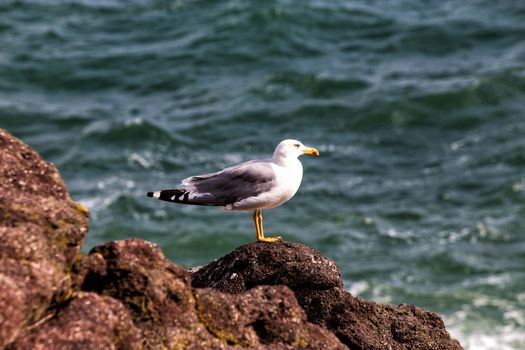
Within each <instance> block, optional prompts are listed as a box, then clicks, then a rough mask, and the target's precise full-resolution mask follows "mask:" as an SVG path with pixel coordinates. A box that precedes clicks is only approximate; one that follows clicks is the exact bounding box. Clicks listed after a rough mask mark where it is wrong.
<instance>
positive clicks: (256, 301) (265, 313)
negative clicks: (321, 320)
mask: <svg viewBox="0 0 525 350" xmlns="http://www.w3.org/2000/svg"><path fill="white" fill-rule="evenodd" d="M195 294H196V299H197V312H198V314H199V318H200V320H201V322H202V323H203V324H204V325H205V326H206V328H207V329H208V331H210V332H211V333H212V334H214V335H215V336H216V337H217V338H219V339H223V340H224V341H225V342H226V343H227V344H230V345H235V346H237V347H244V348H250V349H259V348H260V349H271V348H274V349H346V347H345V346H343V345H342V344H341V343H340V342H339V340H338V339H337V338H336V337H335V336H334V335H333V334H332V333H330V332H328V331H326V330H324V329H322V328H321V327H319V326H316V325H313V324H311V323H309V322H308V321H307V320H306V315H305V313H304V311H303V310H302V309H301V307H300V306H299V304H297V300H296V299H295V295H294V294H293V292H292V291H291V290H290V289H289V288H288V287H285V286H260V287H255V288H253V289H250V290H249V291H248V292H246V293H243V294H229V293H221V292H218V291H214V290H212V289H197V290H196V291H195Z"/></svg>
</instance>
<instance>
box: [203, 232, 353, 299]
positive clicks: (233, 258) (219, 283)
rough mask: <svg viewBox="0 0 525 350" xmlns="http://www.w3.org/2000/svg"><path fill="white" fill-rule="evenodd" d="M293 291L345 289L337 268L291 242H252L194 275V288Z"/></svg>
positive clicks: (308, 248) (304, 247)
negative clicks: (271, 287)
mask: <svg viewBox="0 0 525 350" xmlns="http://www.w3.org/2000/svg"><path fill="white" fill-rule="evenodd" d="M280 284H283V285H286V286H288V287H290V288H292V289H294V290H300V289H329V288H332V287H342V286H343V282H342V280H341V273H340V272H339V268H338V267H337V265H336V264H335V263H334V262H333V261H332V260H330V259H327V258H325V257H323V256H322V255H321V254H320V253H319V252H318V251H317V250H315V249H312V248H310V247H308V246H305V245H304V244H300V243H291V242H283V241H281V242H277V243H249V244H245V245H242V246H240V247H239V248H237V249H235V250H234V251H233V252H231V253H230V254H227V255H225V256H223V257H222V258H220V259H217V260H215V261H212V262H211V263H209V264H208V265H206V266H204V267H202V268H200V269H198V270H196V271H195V272H193V286H194V287H210V288H215V289H218V290H220V291H223V292H229V293H240V292H244V291H246V290H248V289H250V288H252V287H254V286H258V285H280Z"/></svg>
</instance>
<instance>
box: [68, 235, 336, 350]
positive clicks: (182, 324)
mask: <svg viewBox="0 0 525 350" xmlns="http://www.w3.org/2000/svg"><path fill="white" fill-rule="evenodd" d="M75 271H77V276H79V277H78V280H77V281H76V284H77V285H78V286H79V288H81V289H83V290H85V291H91V292H95V293H98V294H103V295H106V296H110V297H112V298H115V299H118V300H119V301H121V302H122V303H123V304H124V305H125V306H126V307H127V309H128V310H129V311H130V314H131V317H132V319H133V322H134V324H135V325H136V326H137V327H138V328H139V329H140V332H141V338H142V339H143V341H144V346H145V348H148V349H156V348H170V349H172V348H175V349H176V348H195V349H199V348H206V349H229V348H232V347H234V346H244V347H249V348H251V349H259V348H260V349H265V348H267V346H268V345H272V346H273V345H275V346H277V348H279V349H294V348H297V347H299V345H300V347H301V348H304V349H307V348H311V349H316V348H319V347H315V344H325V345H327V346H329V348H334V349H337V348H344V347H342V345H341V343H340V342H339V341H338V340H337V338H336V337H335V336H334V335H333V334H331V333H330V332H326V331H325V330H323V329H321V328H320V327H318V326H315V325H313V324H311V323H309V322H308V321H307V320H306V314H305V313H304V311H303V310H302V309H301V307H300V306H299V305H298V303H297V300H296V298H295V296H294V294H293V293H292V292H291V291H290V290H289V289H288V288H286V287H283V286H281V287H272V288H274V289H268V287H265V288H261V289H260V290H253V291H250V292H248V293H246V294H240V295H233V294H225V293H219V292H217V291H215V290H212V289H196V290H194V289H192V287H191V277H190V274H189V273H188V272H187V271H186V270H185V269H183V268H182V267H180V266H178V265H175V264H173V263H171V262H170V261H168V260H166V259H165V257H164V255H163V254H162V252H161V251H160V249H159V248H158V247H157V246H155V245H153V244H151V243H149V242H146V241H143V240H139V239H129V240H125V241H114V242H109V243H106V244H103V245H100V246H97V247H95V248H93V249H92V250H91V252H90V254H89V256H88V257H86V258H85V259H83V260H82V261H80V262H79V263H78V264H77V265H76V267H75ZM261 301H264V302H261ZM313 334H315V335H316V336H315V337H313V336H312V335H313ZM312 344H313V345H312ZM312 346H313V347H312Z"/></svg>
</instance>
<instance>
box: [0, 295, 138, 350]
mask: <svg viewBox="0 0 525 350" xmlns="http://www.w3.org/2000/svg"><path fill="white" fill-rule="evenodd" d="M50 316H53V317H52V318H50V319H49V321H47V322H45V323H43V324H42V325H40V326H39V327H33V328H31V329H28V330H27V331H26V332H25V333H24V334H22V335H21V336H20V337H19V338H18V339H17V340H16V342H15V343H13V344H12V345H11V346H10V347H9V349H12V350H15V349H33V350H74V349H83V350H91V349H92V350H99V349H108V350H111V349H126V350H127V349H129V350H132V349H142V341H141V339H140V336H139V330H138V329H137V328H136V327H135V326H134V325H133V321H132V320H131V316H130V315H129V312H128V310H127V309H126V308H125V307H124V305H122V304H121V303H120V302H118V301H117V300H115V299H113V298H109V297H105V296H99V295H96V294H94V293H78V294H76V295H75V296H74V297H73V298H72V299H71V301H70V302H68V303H67V305H66V306H64V307H63V308H61V309H60V310H59V311H58V312H57V314H56V315H50Z"/></svg>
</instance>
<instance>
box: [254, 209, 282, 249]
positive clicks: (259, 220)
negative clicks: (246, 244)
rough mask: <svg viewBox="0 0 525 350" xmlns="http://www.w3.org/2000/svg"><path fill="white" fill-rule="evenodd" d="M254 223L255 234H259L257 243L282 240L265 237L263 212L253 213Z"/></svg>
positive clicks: (279, 237)
mask: <svg viewBox="0 0 525 350" xmlns="http://www.w3.org/2000/svg"><path fill="white" fill-rule="evenodd" d="M253 221H254V222H255V232H256V233H257V241H259V242H276V241H280V240H281V236H277V237H264V230H263V217H262V210H261V209H255V210H254V211H253Z"/></svg>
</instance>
